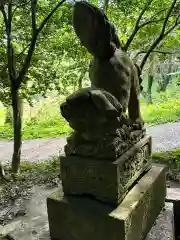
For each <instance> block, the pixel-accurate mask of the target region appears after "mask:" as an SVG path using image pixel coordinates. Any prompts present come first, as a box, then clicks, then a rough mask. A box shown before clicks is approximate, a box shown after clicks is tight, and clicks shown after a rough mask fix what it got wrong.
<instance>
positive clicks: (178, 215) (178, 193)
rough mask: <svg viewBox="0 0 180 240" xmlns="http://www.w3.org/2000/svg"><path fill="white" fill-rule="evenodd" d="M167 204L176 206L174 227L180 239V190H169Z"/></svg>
mask: <svg viewBox="0 0 180 240" xmlns="http://www.w3.org/2000/svg"><path fill="white" fill-rule="evenodd" d="M166 202H172V203H173V205H174V227H175V236H176V239H179V238H180V228H179V226H180V189H179V188H168V189H167V196H166Z"/></svg>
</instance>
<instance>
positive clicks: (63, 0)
mask: <svg viewBox="0 0 180 240" xmlns="http://www.w3.org/2000/svg"><path fill="white" fill-rule="evenodd" d="M65 1H66V0H61V1H60V2H59V3H58V4H57V5H56V6H55V8H54V9H53V10H52V11H51V12H50V13H49V15H47V17H46V18H45V19H44V20H43V21H42V23H41V25H40V27H39V28H38V29H37V32H38V34H39V33H40V32H41V30H42V29H43V27H44V26H45V24H46V23H47V22H48V20H49V19H50V18H51V17H52V15H53V14H54V13H55V11H56V10H57V9H58V8H59V7H60V6H61V5H62V4H63V3H64V2H65Z"/></svg>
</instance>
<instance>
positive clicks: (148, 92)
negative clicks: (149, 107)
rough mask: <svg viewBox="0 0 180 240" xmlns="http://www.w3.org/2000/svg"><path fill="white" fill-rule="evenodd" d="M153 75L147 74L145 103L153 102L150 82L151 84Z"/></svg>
mask: <svg viewBox="0 0 180 240" xmlns="http://www.w3.org/2000/svg"><path fill="white" fill-rule="evenodd" d="M153 80H154V77H153V76H152V75H151V74H149V75H148V86H147V92H146V101H147V104H153V101H152V84H153Z"/></svg>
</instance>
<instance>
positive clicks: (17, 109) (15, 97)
mask: <svg viewBox="0 0 180 240" xmlns="http://www.w3.org/2000/svg"><path fill="white" fill-rule="evenodd" d="M11 94H12V108H13V127H14V151H13V157H12V172H13V173H14V174H16V173H18V171H19V166H20V157H21V145H22V142H21V127H22V123H21V106H20V105H21V104H20V97H19V91H18V89H16V88H14V87H13V86H12V88H11Z"/></svg>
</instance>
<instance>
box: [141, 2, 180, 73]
mask: <svg viewBox="0 0 180 240" xmlns="http://www.w3.org/2000/svg"><path fill="white" fill-rule="evenodd" d="M176 1H177V0H173V2H172V4H171V7H170V9H169V11H168V13H167V15H166V18H165V20H164V23H163V26H162V29H161V32H160V34H159V36H158V37H157V38H156V40H155V41H154V42H153V43H152V45H151V46H150V47H149V49H148V51H147V53H146V54H145V56H144V57H143V59H142V62H141V64H140V68H141V70H142V69H143V67H144V65H145V63H146V61H147V59H148V57H149V56H150V54H151V52H152V51H153V50H154V48H156V47H157V45H158V44H159V43H160V42H161V40H163V39H164V37H166V36H167V35H168V34H169V33H170V32H171V31H172V30H173V29H174V28H175V27H176V26H177V25H178V24H179V23H178V19H179V16H178V17H177V19H176V21H175V24H174V25H173V26H172V27H171V28H170V29H169V30H167V31H166V26H167V23H168V20H169V17H170V15H171V13H172V11H173V9H174V7H175V5H176ZM165 31H166V32H165Z"/></svg>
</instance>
